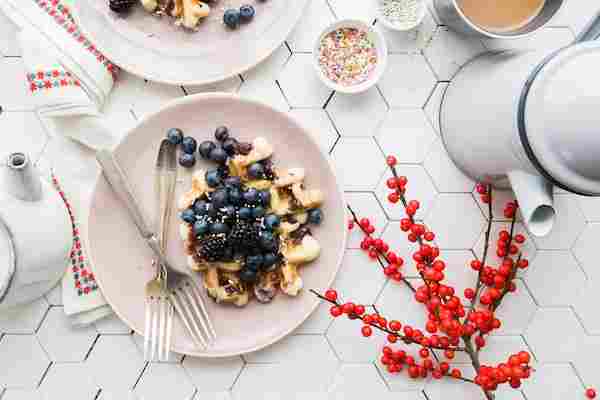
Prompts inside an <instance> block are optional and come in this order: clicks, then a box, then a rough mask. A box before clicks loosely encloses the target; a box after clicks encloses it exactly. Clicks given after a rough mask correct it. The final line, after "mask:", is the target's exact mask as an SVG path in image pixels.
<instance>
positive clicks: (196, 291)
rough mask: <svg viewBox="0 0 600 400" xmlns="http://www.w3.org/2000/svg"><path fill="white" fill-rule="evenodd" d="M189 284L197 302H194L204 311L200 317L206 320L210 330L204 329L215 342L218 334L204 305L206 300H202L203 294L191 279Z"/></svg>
mask: <svg viewBox="0 0 600 400" xmlns="http://www.w3.org/2000/svg"><path fill="white" fill-rule="evenodd" d="M189 284H190V286H191V288H192V289H191V290H192V292H193V293H192V297H193V298H194V300H195V301H194V300H192V302H193V303H198V304H199V305H200V309H201V310H202V313H199V314H198V315H200V317H201V318H203V319H205V320H206V324H207V326H208V329H206V326H205V327H204V329H205V330H206V332H207V334H208V336H209V338H212V339H213V340H215V339H217V334H216V333H215V328H214V327H213V324H212V321H211V320H210V316H209V315H208V310H207V309H206V305H205V304H204V299H203V298H202V294H201V293H200V290H199V289H198V286H196V284H195V283H194V282H193V281H192V280H191V279H190V282H189ZM188 295H189V294H188ZM202 325H204V324H202Z"/></svg>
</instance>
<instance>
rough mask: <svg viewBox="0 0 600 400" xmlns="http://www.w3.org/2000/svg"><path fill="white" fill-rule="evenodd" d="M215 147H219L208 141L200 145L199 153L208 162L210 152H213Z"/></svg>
mask: <svg viewBox="0 0 600 400" xmlns="http://www.w3.org/2000/svg"><path fill="white" fill-rule="evenodd" d="M215 147H217V145H216V144H215V143H214V142H212V141H210V140H206V141H204V142H202V143H200V147H199V148H198V151H199V152H200V155H201V156H202V158H204V159H206V160H208V158H209V157H210V152H211V151H213V150H214V148H215Z"/></svg>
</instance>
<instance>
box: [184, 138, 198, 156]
mask: <svg viewBox="0 0 600 400" xmlns="http://www.w3.org/2000/svg"><path fill="white" fill-rule="evenodd" d="M197 147H198V143H197V142H196V139H194V138H193V137H191V136H186V137H184V138H183V140H182V141H181V148H182V149H183V152H184V153H188V154H194V153H195V152H196V148H197Z"/></svg>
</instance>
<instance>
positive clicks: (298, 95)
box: [278, 54, 332, 108]
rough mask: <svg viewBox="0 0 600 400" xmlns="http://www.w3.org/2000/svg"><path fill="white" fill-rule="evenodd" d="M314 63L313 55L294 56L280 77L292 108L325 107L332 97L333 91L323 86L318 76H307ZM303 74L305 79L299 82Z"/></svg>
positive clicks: (282, 87)
mask: <svg viewBox="0 0 600 400" xmlns="http://www.w3.org/2000/svg"><path fill="white" fill-rule="evenodd" d="M313 62H314V57H313V56H312V54H294V55H293V56H292V58H290V60H289V61H288V62H287V64H286V65H285V67H284V68H283V71H282V72H281V74H280V75H279V79H278V81H279V85H280V86H281V90H283V92H284V93H285V95H286V96H287V99H288V101H289V103H290V106H292V107H314V108H319V107H323V106H324V105H325V101H326V100H327V99H328V98H329V96H331V92H332V91H331V90H330V89H328V88H327V86H325V85H323V83H322V82H321V81H320V80H319V78H318V76H317V75H316V74H306V71H307V70H310V68H312V64H313ZM302 74H304V75H305V79H302V80H299V79H298V76H299V75H302Z"/></svg>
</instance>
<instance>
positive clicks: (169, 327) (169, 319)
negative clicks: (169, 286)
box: [164, 301, 174, 361]
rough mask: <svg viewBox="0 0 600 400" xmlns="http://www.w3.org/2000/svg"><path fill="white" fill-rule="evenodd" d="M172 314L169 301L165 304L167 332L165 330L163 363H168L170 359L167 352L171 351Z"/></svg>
mask: <svg viewBox="0 0 600 400" xmlns="http://www.w3.org/2000/svg"><path fill="white" fill-rule="evenodd" d="M173 314H174V310H173V305H172V304H171V302H170V301H169V302H168V303H167V330H166V338H165V340H166V346H165V354H164V360H165V361H169V357H170V354H169V352H170V350H171V335H172V332H173Z"/></svg>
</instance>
